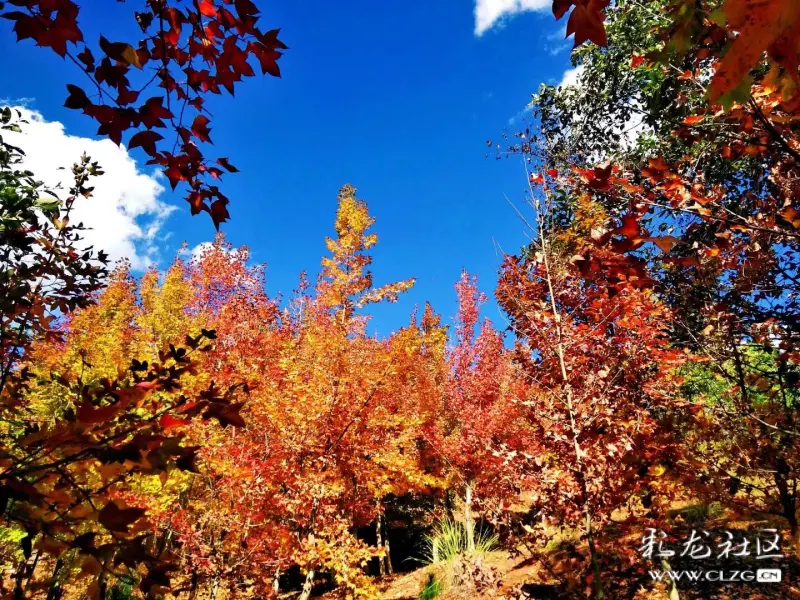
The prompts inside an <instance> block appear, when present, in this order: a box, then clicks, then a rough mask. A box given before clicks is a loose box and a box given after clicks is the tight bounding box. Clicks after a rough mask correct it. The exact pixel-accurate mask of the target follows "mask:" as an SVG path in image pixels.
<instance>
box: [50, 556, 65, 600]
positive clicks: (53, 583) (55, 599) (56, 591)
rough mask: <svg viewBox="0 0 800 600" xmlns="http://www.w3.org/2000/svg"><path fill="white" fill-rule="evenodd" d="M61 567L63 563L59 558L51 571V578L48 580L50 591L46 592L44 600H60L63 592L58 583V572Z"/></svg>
mask: <svg viewBox="0 0 800 600" xmlns="http://www.w3.org/2000/svg"><path fill="white" fill-rule="evenodd" d="M63 565H64V561H63V560H62V559H61V557H59V559H58V560H57V561H56V567H55V569H53V576H52V578H51V579H50V589H49V590H47V599H46V600H60V598H61V596H63V595H64V590H63V589H62V588H61V583H60V582H59V581H58V572H59V571H60V570H61V567H62V566H63Z"/></svg>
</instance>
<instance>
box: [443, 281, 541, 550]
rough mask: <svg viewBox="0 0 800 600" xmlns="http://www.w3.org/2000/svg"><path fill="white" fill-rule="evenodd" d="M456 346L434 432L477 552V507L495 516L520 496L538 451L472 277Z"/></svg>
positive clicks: (461, 304)
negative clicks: (482, 315) (524, 477)
mask: <svg viewBox="0 0 800 600" xmlns="http://www.w3.org/2000/svg"><path fill="white" fill-rule="evenodd" d="M455 287H456V294H457V297H458V313H457V316H456V319H455V339H454V345H453V346H452V347H451V348H449V350H448V353H447V379H446V386H445V390H444V398H443V403H442V408H441V410H440V413H439V415H438V419H437V429H436V431H435V433H434V436H435V437H434V439H436V445H437V449H438V451H439V452H440V453H441V456H442V458H443V459H444V461H445V463H446V470H447V472H448V473H449V476H450V478H451V480H452V482H451V485H453V486H454V487H455V489H456V490H457V491H458V492H459V494H463V499H464V523H465V528H466V535H467V550H468V551H473V550H474V549H475V517H474V510H475V506H476V505H478V506H481V507H482V508H483V510H484V511H485V514H486V515H487V516H488V515H490V514H491V513H492V512H494V513H502V512H503V511H504V509H508V507H509V506H510V505H511V504H512V503H513V501H514V499H515V498H519V495H520V492H521V491H522V486H523V482H522V477H520V475H521V474H522V473H524V469H523V468H522V467H521V465H522V464H524V463H525V461H526V460H527V459H531V458H532V453H533V452H534V450H533V448H532V447H531V445H530V440H529V439H528V437H527V435H526V434H527V431H526V428H525V426H524V420H523V419H522V413H523V411H524V407H523V404H522V403H523V400H524V397H525V395H526V392H525V386H524V383H523V380H522V378H521V377H519V376H518V374H517V372H516V371H515V368H514V365H513V364H512V360H511V359H512V357H511V354H510V353H509V352H508V351H507V350H506V349H505V347H504V340H503V336H502V335H501V334H500V333H499V332H498V331H497V330H496V329H495V328H494V326H493V325H492V323H491V322H490V321H489V320H488V319H487V320H484V321H483V322H479V321H480V315H479V311H480V308H481V305H482V304H483V303H484V302H485V301H486V297H485V295H484V294H482V293H481V292H480V291H479V290H478V287H477V279H476V278H471V277H470V276H469V275H468V274H467V273H466V272H465V273H463V274H462V276H461V279H460V280H459V282H458V283H457V284H456V286H455ZM526 457H527V458H526Z"/></svg>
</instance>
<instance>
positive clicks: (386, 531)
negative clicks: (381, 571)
mask: <svg viewBox="0 0 800 600" xmlns="http://www.w3.org/2000/svg"><path fill="white" fill-rule="evenodd" d="M381 525H382V526H383V547H384V548H386V554H385V556H384V560H385V561H386V572H387V573H388V574H389V575H391V574H392V573H394V569H393V568H392V553H391V548H390V547H389V528H388V527H387V526H386V515H384V514H381Z"/></svg>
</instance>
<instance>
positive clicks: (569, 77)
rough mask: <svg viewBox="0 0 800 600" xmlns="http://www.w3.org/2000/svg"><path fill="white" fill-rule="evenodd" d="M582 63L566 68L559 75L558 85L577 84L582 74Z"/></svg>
mask: <svg viewBox="0 0 800 600" xmlns="http://www.w3.org/2000/svg"><path fill="white" fill-rule="evenodd" d="M583 70H584V67H583V65H578V66H577V67H575V68H574V69H567V70H566V71H564V74H563V75H562V76H561V81H559V82H558V87H564V86H572V85H578V80H579V79H580V78H581V75H582V74H583Z"/></svg>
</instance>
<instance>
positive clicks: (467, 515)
mask: <svg viewBox="0 0 800 600" xmlns="http://www.w3.org/2000/svg"><path fill="white" fill-rule="evenodd" d="M464 528H465V529H466V532H467V552H475V522H474V521H473V520H472V486H471V485H470V484H467V485H466V489H465V490H464Z"/></svg>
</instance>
